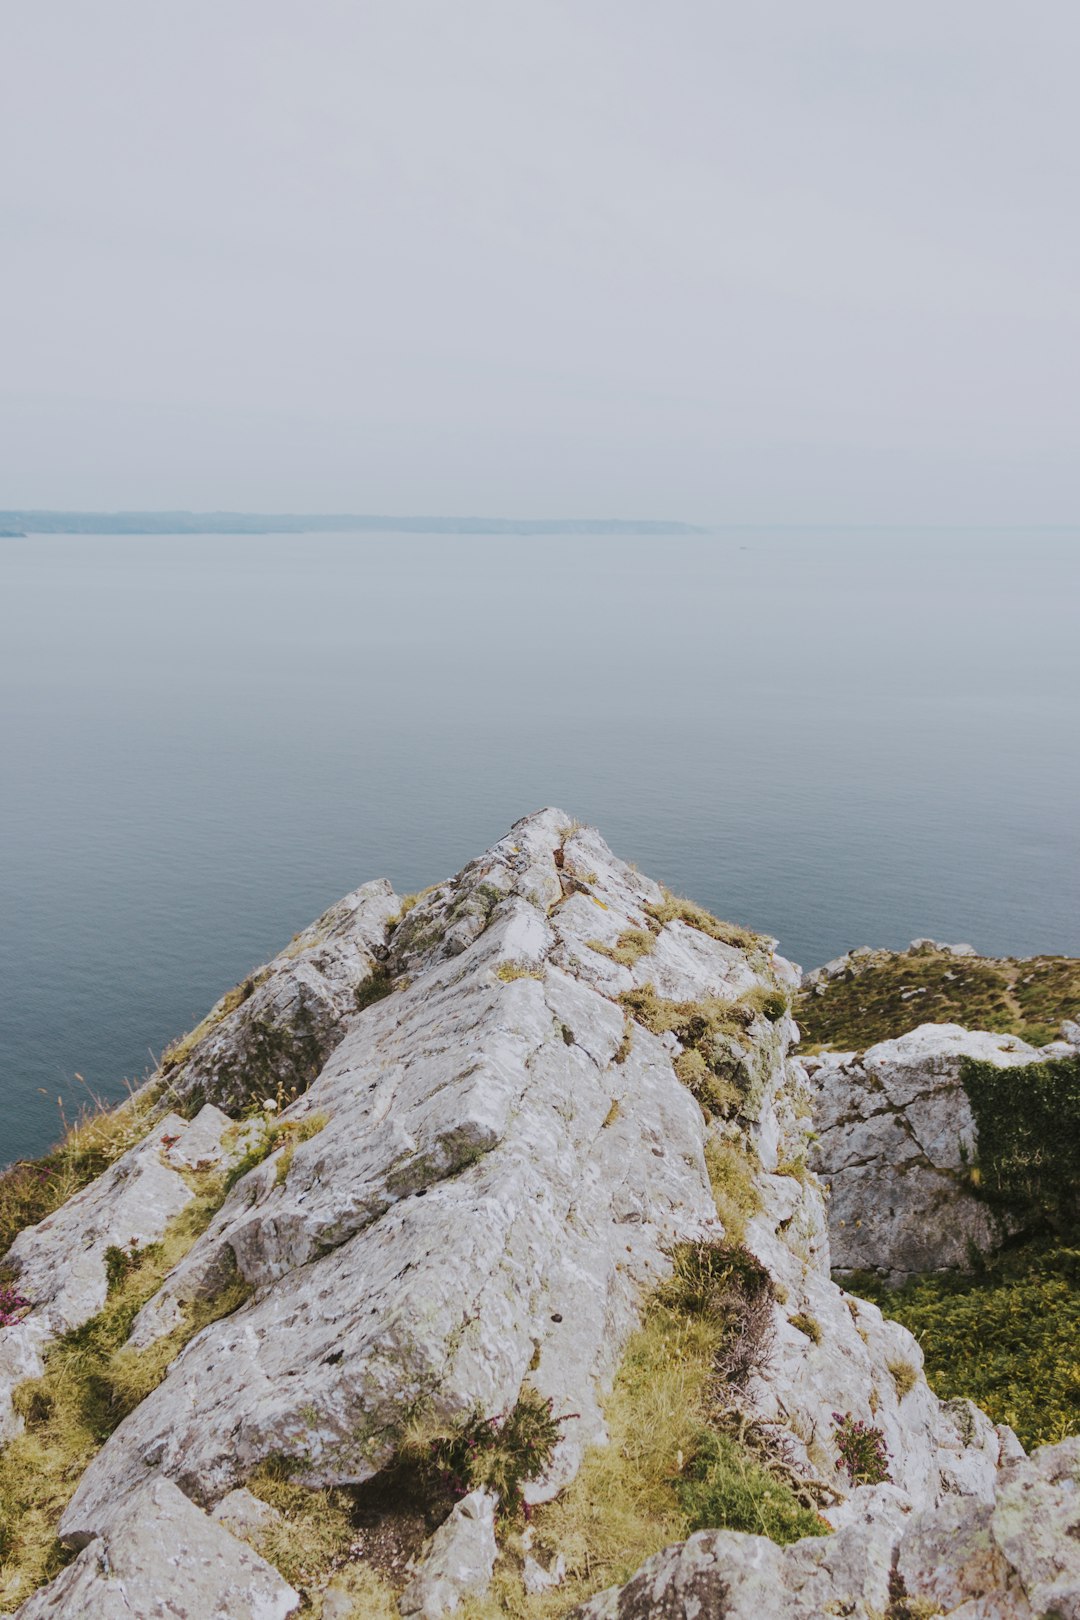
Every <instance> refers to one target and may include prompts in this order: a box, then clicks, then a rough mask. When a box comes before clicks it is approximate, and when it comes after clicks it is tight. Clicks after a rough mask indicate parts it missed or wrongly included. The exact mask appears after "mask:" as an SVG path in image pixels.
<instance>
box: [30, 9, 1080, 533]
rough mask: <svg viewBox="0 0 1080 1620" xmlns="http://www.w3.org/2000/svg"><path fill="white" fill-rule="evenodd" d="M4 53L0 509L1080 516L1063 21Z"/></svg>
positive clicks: (833, 24)
mask: <svg viewBox="0 0 1080 1620" xmlns="http://www.w3.org/2000/svg"><path fill="white" fill-rule="evenodd" d="M2 16H3V49H2V53H0V75H2V78H0V233H2V234H0V507H9V508H10V507H28V506H38V507H60V508H91V509H114V508H141V507H150V508H174V507H183V508H192V509H199V510H201V509H217V508H232V509H247V510H265V511H274V510H279V511H321V512H328V511H359V512H385V513H392V514H414V513H443V514H458V515H461V514H473V513H475V514H481V515H488V516H492V515H498V514H511V515H517V516H523V517H545V516H560V515H562V516H565V515H575V516H578V515H579V516H587V517H609V516H611V517H627V516H634V517H652V518H661V517H666V518H677V519H684V520H689V521H700V522H706V523H738V524H744V523H813V524H819V523H820V524H839V523H850V524H862V523H882V524H891V523H896V524H910V523H959V524H968V523H971V524H988V523H1002V524H1012V523H1015V524H1027V523H1047V524H1054V523H1063V524H1068V523H1074V522H1078V521H1080V455H1078V454H1077V451H1078V448H1080V445H1078V438H1080V399H1078V397H1077V395H1078V391H1080V390H1078V380H1080V298H1078V297H1077V288H1078V286H1080V209H1078V207H1077V198H1078V197H1080V173H1078V170H1080V101H1078V99H1077V97H1076V93H1075V79H1076V63H1077V58H1078V52H1080V9H1078V8H1077V7H1076V5H1075V3H1074V0H1039V4H1038V5H1036V6H1022V5H1020V4H1019V3H1018V0H1008V3H1004V0H947V3H946V4H942V0H906V3H905V4H904V5H903V6H886V5H882V4H868V3H867V0H815V3H814V4H813V5H808V4H806V0H755V3H754V4H753V5H745V4H739V5H736V4H733V3H727V0H665V3H663V4H659V3H657V0H528V3H526V0H154V4H152V5H148V4H147V3H146V0H94V4H93V5H87V4H86V3H85V0H45V3H43V4H38V5H32V6H31V5H17V4H15V3H14V0H5V3H4V5H3V7H2Z"/></svg>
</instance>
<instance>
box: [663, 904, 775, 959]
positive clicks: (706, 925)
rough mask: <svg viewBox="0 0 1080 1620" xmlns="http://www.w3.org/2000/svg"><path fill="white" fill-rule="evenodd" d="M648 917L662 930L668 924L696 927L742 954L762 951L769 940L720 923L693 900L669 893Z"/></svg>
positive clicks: (735, 925)
mask: <svg viewBox="0 0 1080 1620" xmlns="http://www.w3.org/2000/svg"><path fill="white" fill-rule="evenodd" d="M646 909H647V911H648V914H649V916H650V917H651V918H652V919H653V921H654V922H655V923H657V924H658V925H659V926H660V927H661V928H663V926H664V925H665V923H669V922H682V923H686V924H687V926H688V927H690V928H696V929H698V930H699V932H700V933H702V934H708V936H709V938H710V939H717V940H719V941H720V943H721V944H722V945H734V946H736V947H737V948H738V949H739V950H743V951H754V950H757V951H760V950H762V949H763V948H764V947H765V945H766V941H765V940H764V939H763V938H762V936H761V935H760V934H755V933H753V932H752V931H751V930H750V929H749V928H743V927H742V926H741V925H740V924H739V923H731V922H721V920H720V918H719V917H714V916H713V914H712V912H711V911H706V910H705V908H704V906H699V905H696V904H695V903H694V901H693V900H682V899H680V897H679V896H678V895H676V894H672V893H671V892H670V890H667V889H665V890H664V898H663V900H662V901H661V902H660V904H659V905H658V906H648V907H647V908H646Z"/></svg>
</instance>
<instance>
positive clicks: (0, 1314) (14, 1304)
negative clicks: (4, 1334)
mask: <svg viewBox="0 0 1080 1620" xmlns="http://www.w3.org/2000/svg"><path fill="white" fill-rule="evenodd" d="M29 1309H30V1301H29V1300H28V1299H26V1298H25V1297H24V1295H22V1294H20V1293H19V1290H18V1289H17V1288H16V1287H15V1286H14V1284H11V1283H0V1328H5V1327H12V1326H13V1325H14V1324H15V1323H16V1322H19V1321H21V1320H22V1317H23V1314H24V1313H25V1312H26V1311H28V1310H29Z"/></svg>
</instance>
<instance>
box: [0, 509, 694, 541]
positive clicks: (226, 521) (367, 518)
mask: <svg viewBox="0 0 1080 1620" xmlns="http://www.w3.org/2000/svg"><path fill="white" fill-rule="evenodd" d="M356 533H374V534H702V533H704V530H702V529H700V528H698V527H696V526H695V525H694V524H692V523H674V522H670V521H667V520H664V519H660V520H647V519H637V518H480V517H374V516H371V515H370V514H360V513H355V512H331V513H326V512H299V513H297V512H33V511H26V512H21V511H10V512H0V536H6V537H8V538H12V537H17V536H22V535H30V534H356Z"/></svg>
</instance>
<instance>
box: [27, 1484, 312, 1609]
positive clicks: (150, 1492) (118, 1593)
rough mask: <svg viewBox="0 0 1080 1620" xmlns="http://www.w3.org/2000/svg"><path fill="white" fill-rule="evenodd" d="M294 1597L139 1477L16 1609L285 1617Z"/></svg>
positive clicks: (167, 1488) (179, 1502) (176, 1496)
mask: <svg viewBox="0 0 1080 1620" xmlns="http://www.w3.org/2000/svg"><path fill="white" fill-rule="evenodd" d="M299 1603H300V1595H299V1593H298V1592H295V1591H294V1590H293V1589H292V1587H291V1586H289V1585H287V1584H286V1582H285V1581H283V1580H282V1578H281V1576H280V1575H279V1574H278V1572H277V1570H276V1569H274V1568H272V1567H271V1565H270V1564H268V1563H266V1561H265V1560H264V1559H262V1558H260V1557H259V1556H258V1554H257V1553H255V1552H253V1551H252V1550H251V1548H250V1547H247V1546H246V1545H245V1544H244V1543H243V1542H242V1541H238V1540H236V1538H235V1537H233V1536H231V1535H229V1533H228V1531H226V1530H224V1529H223V1528H222V1527H221V1526H220V1525H218V1524H216V1523H215V1522H214V1520H213V1519H209V1518H207V1516H206V1514H205V1513H202V1512H200V1511H199V1509H198V1508H197V1507H196V1506H195V1504H194V1503H193V1502H191V1501H189V1500H188V1498H187V1497H186V1496H185V1495H184V1493H183V1492H182V1491H178V1490H177V1489H176V1487H175V1485H170V1484H169V1482H168V1481H167V1480H163V1479H161V1478H157V1479H153V1480H150V1481H148V1482H146V1483H144V1484H141V1485H138V1486H137V1487H136V1488H135V1489H134V1490H132V1491H130V1492H129V1493H128V1494H127V1495H126V1496H125V1498H124V1501H123V1503H122V1504H121V1505H120V1507H119V1510H118V1512H117V1513H116V1515H115V1517H114V1518H113V1520H112V1522H111V1524H110V1526H109V1528H108V1530H106V1531H105V1533H104V1534H103V1535H102V1536H100V1537H97V1538H95V1540H93V1541H92V1542H90V1544H89V1545H88V1546H87V1547H86V1548H85V1549H84V1550H83V1552H81V1553H80V1554H79V1556H78V1558H76V1560H75V1562H74V1563H72V1564H69V1565H68V1567H67V1568H66V1569H65V1570H64V1571H63V1572H62V1574H60V1575H58V1576H57V1578H56V1580H55V1581H53V1583H52V1585H51V1586H48V1587H46V1588H45V1589H44V1590H42V1591H40V1592H37V1593H35V1594H34V1596H33V1597H31V1598H28V1599H27V1601H26V1602H25V1603H24V1604H23V1605H22V1607H21V1608H20V1609H19V1616H20V1620H59V1617H61V1616H64V1617H66V1616H71V1620H76V1617H78V1620H134V1617H136V1616H140V1617H142V1616H145V1617H146V1620H150V1617H151V1616H156V1615H161V1616H166V1615H167V1616H169V1617H170V1620H285V1617H286V1615H290V1614H293V1613H294V1612H295V1610H296V1609H297V1607H298V1606H299Z"/></svg>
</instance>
